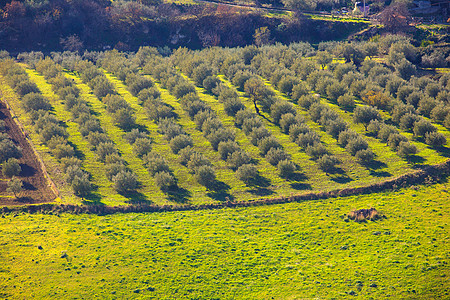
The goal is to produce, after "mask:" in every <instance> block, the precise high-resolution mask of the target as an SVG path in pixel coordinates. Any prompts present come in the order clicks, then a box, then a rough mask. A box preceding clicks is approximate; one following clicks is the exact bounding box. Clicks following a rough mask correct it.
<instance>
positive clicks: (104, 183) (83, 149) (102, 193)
mask: <svg viewBox="0 0 450 300" xmlns="http://www.w3.org/2000/svg"><path fill="white" fill-rule="evenodd" d="M22 66H23V65H22ZM26 72H27V74H28V76H29V77H30V80H31V81H32V82H34V83H36V85H37V86H38V87H39V89H40V91H41V93H42V95H43V96H44V97H46V98H47V99H49V101H50V103H51V104H52V106H53V109H54V113H55V115H56V117H57V118H58V119H59V120H61V121H63V122H64V123H65V124H66V125H67V127H66V130H67V133H68V134H69V136H68V141H69V142H71V143H72V144H73V145H74V146H75V147H76V149H77V152H78V153H80V156H81V158H82V160H83V164H82V167H83V169H85V170H86V171H87V172H89V174H90V175H91V179H90V181H91V183H92V184H93V185H95V186H97V187H98V189H97V190H96V191H94V192H93V198H94V199H99V201H101V202H102V203H104V204H106V205H117V204H122V203H124V202H125V201H126V198H125V197H123V196H121V195H119V194H118V193H117V192H116V191H115V190H114V188H113V186H112V183H111V182H109V181H108V179H107V178H106V175H105V167H104V165H103V163H101V162H100V161H99V160H98V159H97V156H96V154H95V153H94V152H93V151H92V150H91V147H90V144H89V143H88V141H87V140H86V139H84V138H83V136H82V135H81V133H80V128H79V125H78V124H77V123H75V122H74V121H73V120H72V114H71V113H70V112H69V111H67V110H65V108H64V103H63V102H62V101H61V99H59V97H58V96H57V95H55V94H54V93H53V91H52V88H51V85H50V84H49V83H47V82H46V80H45V78H44V77H43V76H42V75H40V74H39V73H38V72H36V71H35V70H32V69H30V68H28V67H27V68H26ZM72 198H75V199H79V198H76V197H74V196H72ZM88 198H91V197H88ZM63 200H64V202H66V200H65V199H63ZM78 201H80V200H78ZM87 201H88V202H89V200H87Z"/></svg>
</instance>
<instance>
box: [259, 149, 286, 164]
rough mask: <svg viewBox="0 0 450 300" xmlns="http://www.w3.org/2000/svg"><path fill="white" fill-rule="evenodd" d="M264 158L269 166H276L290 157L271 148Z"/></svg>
mask: <svg viewBox="0 0 450 300" xmlns="http://www.w3.org/2000/svg"><path fill="white" fill-rule="evenodd" d="M265 158H266V159H267V161H268V162H269V163H270V164H271V165H273V166H276V165H278V163H279V162H280V161H282V160H287V159H290V156H289V154H287V153H286V152H284V150H283V149H280V148H271V149H270V150H269V151H267V153H266V155H265Z"/></svg>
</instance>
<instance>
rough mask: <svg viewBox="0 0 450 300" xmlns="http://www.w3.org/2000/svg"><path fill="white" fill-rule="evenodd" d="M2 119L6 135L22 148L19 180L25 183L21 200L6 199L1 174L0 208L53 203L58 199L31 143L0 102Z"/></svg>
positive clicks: (0, 116) (4, 183)
mask: <svg viewBox="0 0 450 300" xmlns="http://www.w3.org/2000/svg"><path fill="white" fill-rule="evenodd" d="M0 119H1V120H3V121H5V123H6V126H7V130H6V133H7V134H8V136H9V137H10V138H11V140H13V142H14V143H15V144H16V145H18V146H20V147H21V148H22V154H23V156H22V158H21V159H20V160H19V163H20V166H21V167H22V172H21V173H20V176H19V179H20V180H22V181H23V188H24V191H23V192H22V193H21V194H20V195H19V196H20V198H19V199H14V198H10V197H4V196H5V195H7V193H6V187H7V181H5V180H4V179H6V178H5V177H3V175H2V174H1V173H0V179H3V180H0V206H5V205H23V204H35V203H45V202H51V201H53V200H54V199H55V198H56V195H55V193H54V192H53V190H52V188H51V186H50V182H49V181H48V180H47V178H46V177H45V175H44V170H43V169H42V166H41V163H40V161H39V159H38V158H37V157H36V154H35V152H34V151H33V148H32V146H31V144H30V143H31V141H29V140H28V139H27V137H26V136H25V134H24V133H23V131H22V130H21V129H20V128H19V126H18V125H17V123H16V122H15V121H14V120H13V119H12V117H11V113H10V111H9V109H8V108H7V107H6V105H5V104H4V103H3V102H1V101H0Z"/></svg>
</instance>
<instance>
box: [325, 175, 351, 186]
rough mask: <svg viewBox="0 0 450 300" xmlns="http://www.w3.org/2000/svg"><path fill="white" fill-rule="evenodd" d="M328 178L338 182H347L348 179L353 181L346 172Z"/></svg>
mask: <svg viewBox="0 0 450 300" xmlns="http://www.w3.org/2000/svg"><path fill="white" fill-rule="evenodd" d="M330 179H331V180H332V181H334V182H336V183H340V184H344V183H349V182H350V181H353V179H352V178H350V177H349V176H348V175H347V174H343V175H341V174H340V175H339V176H334V177H330Z"/></svg>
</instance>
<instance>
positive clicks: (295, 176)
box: [286, 172, 308, 181]
mask: <svg viewBox="0 0 450 300" xmlns="http://www.w3.org/2000/svg"><path fill="white" fill-rule="evenodd" d="M286 180H288V181H305V180H308V177H307V176H306V175H305V174H304V173H302V172H294V173H292V174H291V175H289V177H287V178H286Z"/></svg>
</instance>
